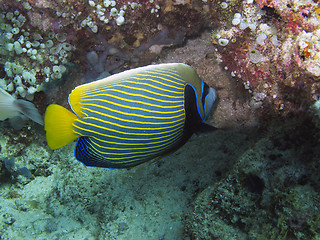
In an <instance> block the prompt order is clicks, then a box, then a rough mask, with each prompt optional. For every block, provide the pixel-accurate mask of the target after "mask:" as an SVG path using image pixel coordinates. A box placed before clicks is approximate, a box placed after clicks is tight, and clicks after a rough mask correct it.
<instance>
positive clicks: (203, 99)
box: [201, 82, 210, 107]
mask: <svg viewBox="0 0 320 240" xmlns="http://www.w3.org/2000/svg"><path fill="white" fill-rule="evenodd" d="M209 89H210V88H209V86H208V85H207V84H206V83H205V82H203V88H202V94H201V103H202V106H203V107H205V102H206V96H207V95H208V93H209Z"/></svg>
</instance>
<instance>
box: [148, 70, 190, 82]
mask: <svg viewBox="0 0 320 240" xmlns="http://www.w3.org/2000/svg"><path fill="white" fill-rule="evenodd" d="M168 71H169V70H162V69H154V70H152V71H151V70H147V71H145V72H146V73H151V74H157V75H158V74H161V75H163V76H166V77H170V78H173V79H175V80H177V81H179V82H183V83H185V81H184V80H183V79H182V78H181V75H180V74H179V73H178V72H177V71H175V70H170V71H171V72H170V73H168ZM170 74H172V75H175V76H176V77H174V76H172V75H170ZM165 79H166V78H165ZM168 80H169V79H168Z"/></svg>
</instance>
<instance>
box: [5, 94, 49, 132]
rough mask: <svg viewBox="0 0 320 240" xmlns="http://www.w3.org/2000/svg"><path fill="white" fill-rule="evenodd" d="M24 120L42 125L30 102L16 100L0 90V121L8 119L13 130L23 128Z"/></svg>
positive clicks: (41, 120) (35, 109) (40, 118)
mask: <svg viewBox="0 0 320 240" xmlns="http://www.w3.org/2000/svg"><path fill="white" fill-rule="evenodd" d="M24 118H30V119H31V120H32V121H34V122H36V123H38V124H40V125H43V119H42V116H41V115H40V114H39V112H38V109H37V108H36V107H35V106H34V105H33V104H32V103H31V102H28V101H25V100H22V99H16V98H14V97H13V96H11V95H10V94H9V93H7V92H6V91H5V90H3V89H2V88H0V121H3V120H6V119H9V122H10V125H11V126H12V127H13V128H16V129H20V128H22V127H23V124H24Z"/></svg>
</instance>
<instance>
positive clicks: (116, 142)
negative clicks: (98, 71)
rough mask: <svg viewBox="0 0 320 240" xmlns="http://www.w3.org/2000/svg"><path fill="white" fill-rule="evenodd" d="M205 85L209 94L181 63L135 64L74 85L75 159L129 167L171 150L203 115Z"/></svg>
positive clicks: (187, 135) (193, 73)
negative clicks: (100, 77)
mask: <svg viewBox="0 0 320 240" xmlns="http://www.w3.org/2000/svg"><path fill="white" fill-rule="evenodd" d="M187 86H188V89H189V90H188V91H186V88H187ZM204 88H206V90H207V92H206V93H205V94H206V95H209V94H208V89H209V87H208V86H207V85H206V84H205V83H204V82H203V81H201V80H200V79H199V77H198V76H197V75H196V73H195V71H194V70H193V69H192V68H191V67H190V66H187V65H185V64H160V65H153V66H152V65H151V66H147V67H142V68H137V69H133V70H129V71H125V72H123V73H120V74H116V75H112V76H111V77H108V78H105V79H102V80H99V81H96V82H92V83H89V84H85V85H81V86H79V87H77V88H75V89H74V90H73V91H72V93H71V94H70V96H69V104H70V106H71V107H72V109H73V111H74V112H75V113H76V114H77V115H78V118H76V119H75V120H74V121H73V124H72V129H73V132H74V134H76V135H77V136H78V137H79V138H78V141H77V144H76V147H75V157H76V159H78V160H79V161H81V162H83V163H84V164H85V165H87V166H97V167H109V168H128V167H132V166H136V165H138V164H140V163H143V162H146V161H148V160H151V159H155V158H157V157H159V156H164V155H165V154H167V153H169V152H171V151H173V150H175V149H176V148H178V147H179V146H180V145H182V144H183V143H184V142H185V141H186V140H187V139H188V138H189V137H190V136H191V134H192V126H193V125H194V124H195V125H197V122H198V123H199V124H201V122H203V121H204V120H205V119H206V114H207V111H209V110H210V109H208V110H207V109H206V107H205V105H206V104H205V101H206V96H204V95H203V93H204V92H205V91H204ZM187 92H188V93H187ZM190 92H191V94H190ZM211 94H212V90H211ZM214 94H215V93H214ZM187 95H188V96H187ZM189 95H190V96H189ZM189 97H190V99H191V101H190V99H189V100H186V99H188V98H189ZM213 97H214V99H213V101H214V100H215V97H216V96H213ZM186 104H188V105H190V106H191V107H189V106H186ZM210 104H211V103H210ZM211 106H212V104H211ZM211 106H209V107H210V108H211ZM188 116H189V117H188ZM188 118H189V119H191V120H189V121H188ZM187 128H188V129H187ZM195 128H196V127H195Z"/></svg>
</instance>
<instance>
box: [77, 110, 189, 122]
mask: <svg viewBox="0 0 320 240" xmlns="http://www.w3.org/2000/svg"><path fill="white" fill-rule="evenodd" d="M81 110H86V111H89V112H93V113H96V114H98V115H102V116H106V117H109V118H113V119H117V120H119V121H123V122H130V123H138V124H155V125H156V124H157V125H159V124H172V123H176V122H179V121H181V120H182V119H181V118H179V119H178V120H175V121H172V122H145V121H144V122H140V121H133V120H128V119H123V118H118V117H115V116H112V115H110V114H106V113H101V112H98V111H95V110H91V109H89V108H81ZM87 116H88V115H87ZM178 116H179V117H182V116H183V114H180V115H178ZM178 116H177V118H178Z"/></svg>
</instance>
